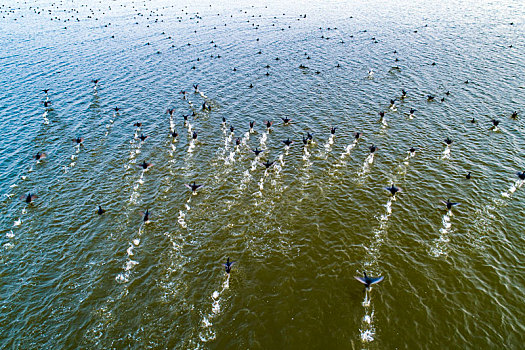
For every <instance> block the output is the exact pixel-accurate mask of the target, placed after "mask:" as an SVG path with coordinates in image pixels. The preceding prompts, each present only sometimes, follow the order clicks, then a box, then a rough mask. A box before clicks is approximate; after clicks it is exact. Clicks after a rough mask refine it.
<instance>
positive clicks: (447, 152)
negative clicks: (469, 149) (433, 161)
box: [441, 145, 450, 159]
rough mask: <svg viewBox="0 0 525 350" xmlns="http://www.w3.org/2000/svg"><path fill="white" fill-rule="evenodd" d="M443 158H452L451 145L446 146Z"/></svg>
mask: <svg viewBox="0 0 525 350" xmlns="http://www.w3.org/2000/svg"><path fill="white" fill-rule="evenodd" d="M441 159H450V146H449V145H447V147H445V150H444V151H443V154H442V156H441Z"/></svg>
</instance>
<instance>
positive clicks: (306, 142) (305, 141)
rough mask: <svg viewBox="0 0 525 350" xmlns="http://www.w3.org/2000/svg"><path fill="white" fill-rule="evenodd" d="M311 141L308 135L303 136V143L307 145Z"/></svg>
mask: <svg viewBox="0 0 525 350" xmlns="http://www.w3.org/2000/svg"><path fill="white" fill-rule="evenodd" d="M309 141H310V140H308V138H307V137H304V136H303V144H304V145H305V146H306V145H308V142H309Z"/></svg>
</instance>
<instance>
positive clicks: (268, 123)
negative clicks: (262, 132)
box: [265, 120, 273, 129]
mask: <svg viewBox="0 0 525 350" xmlns="http://www.w3.org/2000/svg"><path fill="white" fill-rule="evenodd" d="M265 123H266V129H270V128H271V127H272V124H273V122H271V121H269V120H267V121H265Z"/></svg>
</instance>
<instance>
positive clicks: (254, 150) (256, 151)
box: [252, 147, 264, 157]
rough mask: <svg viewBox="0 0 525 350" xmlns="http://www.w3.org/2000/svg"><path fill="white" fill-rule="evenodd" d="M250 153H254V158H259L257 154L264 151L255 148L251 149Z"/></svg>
mask: <svg viewBox="0 0 525 350" xmlns="http://www.w3.org/2000/svg"><path fill="white" fill-rule="evenodd" d="M252 152H253V153H255V156H256V157H257V156H259V154H261V153H262V152H264V150H262V149H261V150H260V149H258V148H257V147H255V149H252Z"/></svg>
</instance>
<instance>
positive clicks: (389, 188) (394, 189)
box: [385, 184, 401, 196]
mask: <svg viewBox="0 0 525 350" xmlns="http://www.w3.org/2000/svg"><path fill="white" fill-rule="evenodd" d="M385 188H386V189H387V190H388V191H390V193H392V196H395V195H396V193H397V192H399V191H401V189H400V188H399V187H396V186H395V185H394V184H392V186H390V187H385Z"/></svg>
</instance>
